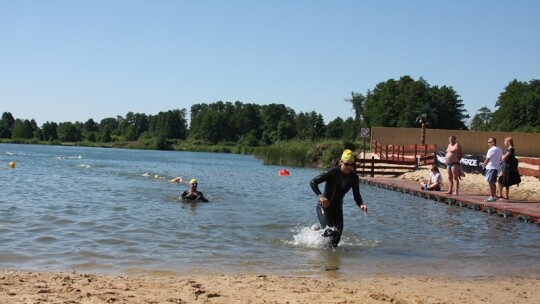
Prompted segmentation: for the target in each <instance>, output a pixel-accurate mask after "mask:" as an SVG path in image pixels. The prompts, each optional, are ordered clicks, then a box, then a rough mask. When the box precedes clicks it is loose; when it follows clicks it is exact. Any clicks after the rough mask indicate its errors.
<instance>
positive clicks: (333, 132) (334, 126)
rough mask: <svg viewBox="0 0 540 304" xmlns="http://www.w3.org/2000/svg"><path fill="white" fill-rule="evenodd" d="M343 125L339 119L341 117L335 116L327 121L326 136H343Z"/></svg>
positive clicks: (335, 137)
mask: <svg viewBox="0 0 540 304" xmlns="http://www.w3.org/2000/svg"><path fill="white" fill-rule="evenodd" d="M343 125H344V121H343V119H341V117H337V118H336V119H334V120H332V121H331V122H329V123H328V125H327V126H326V137H327V138H333V139H341V138H343Z"/></svg>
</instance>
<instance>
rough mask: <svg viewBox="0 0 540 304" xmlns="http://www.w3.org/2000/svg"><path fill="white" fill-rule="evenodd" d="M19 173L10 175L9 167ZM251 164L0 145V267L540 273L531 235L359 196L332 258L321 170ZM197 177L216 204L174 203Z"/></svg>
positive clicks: (494, 220) (538, 248)
mask: <svg viewBox="0 0 540 304" xmlns="http://www.w3.org/2000/svg"><path fill="white" fill-rule="evenodd" d="M11 161H14V162H16V163H17V166H16V168H15V169H9V168H8V164H9V162H11ZM280 169H283V168H282V167H277V166H264V165H262V162H261V161H259V160H257V159H254V158H253V157H251V156H240V155H229V154H209V153H188V152H166V151H136V150H121V149H98V148H80V147H49V146H32V145H6V144H0V184H1V185H2V195H1V196H0V246H1V247H2V251H1V252H0V268H7V269H28V270H46V271H55V270H63V271H71V270H76V271H81V272H102V273H141V272H148V273H168V272H170V271H172V272H186V271H199V272H208V273H213V272H223V273H237V272H265V273H277V274H286V275H303V276H331V277H336V278H342V277H348V276H366V275H371V274H376V273H393V274H432V275H445V276H474V275H501V274H531V273H540V272H539V271H538V270H540V266H539V265H540V233H539V231H538V229H539V228H538V226H537V225H532V224H526V223H521V222H519V221H516V220H513V219H505V218H501V217H496V216H493V215H487V214H485V213H482V212H477V211H472V210H469V209H467V208H459V207H456V206H448V205H445V204H442V203H438V202H434V201H430V200H426V199H423V198H420V197H415V196H412V195H409V194H402V193H399V192H395V191H389V190H383V189H380V188H376V187H370V186H366V185H361V192H362V195H363V197H364V201H365V202H366V204H368V206H369V208H370V209H369V210H370V212H369V214H368V215H367V216H364V215H363V214H362V212H360V210H359V209H358V207H357V206H356V204H355V203H354V201H353V199H352V195H351V194H348V195H347V197H346V199H345V204H344V213H345V228H344V233H343V237H342V242H341V243H340V246H339V247H338V248H337V249H331V248H327V246H326V245H327V244H326V240H325V239H324V238H322V237H321V236H320V234H318V233H317V232H316V231H312V230H310V229H309V227H310V226H311V224H313V223H315V222H316V221H317V217H316V214H315V202H316V198H315V195H314V194H313V193H312V192H311V189H310V187H309V181H310V179H311V178H312V177H314V176H315V175H317V174H318V173H320V170H318V169H300V168H291V167H287V168H285V169H287V170H288V171H289V172H290V174H291V175H290V176H279V175H278V171H279V170H280ZM177 176H182V177H183V179H184V180H189V179H191V178H197V179H198V180H199V189H200V190H201V191H203V192H204V194H205V196H206V197H207V198H208V199H209V200H210V202H209V203H180V202H178V201H177V198H178V196H179V194H180V193H181V192H182V191H184V190H185V189H187V184H186V183H185V182H184V183H180V184H178V183H171V182H170V179H171V178H173V177H177Z"/></svg>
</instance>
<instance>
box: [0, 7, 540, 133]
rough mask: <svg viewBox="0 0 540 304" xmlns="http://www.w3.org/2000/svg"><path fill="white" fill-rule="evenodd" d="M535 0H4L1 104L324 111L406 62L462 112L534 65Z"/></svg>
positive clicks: (537, 64)
mask: <svg viewBox="0 0 540 304" xmlns="http://www.w3.org/2000/svg"><path fill="white" fill-rule="evenodd" d="M539 13H540V1H537V0H530V1H520V0H515V1H509V0H508V1H500V0H478V1H477V0H463V1H436V0H423V1H415V0H410V1H400V0H395V1H390V0H371V1H361V0H357V1H339V0H336V1H313V0H311V1H308V0H306V1H298V0H283V1H279V0H276V1H262V0H261V1H255V0H253V1H248V0H245V1H238V0H223V1H217V0H216V1H212V0H196V1H195V0H193V1H181V0H178V1H165V0H154V1H150V0H148V1H140V0H129V1H128V0H114V1H113V0H106V1H105V0H103V1H100V0H92V1H82V0H81V1H67V0H66V1H63V0H50V1H31V0H17V1H14V0H0V113H3V112H11V114H13V116H14V117H15V118H22V119H32V118H34V119H35V120H36V121H37V123H38V125H39V126H41V125H42V124H43V123H44V122H46V121H54V122H57V123H59V122H64V121H71V122H75V121H82V122H84V121H86V120H88V119H89V118H93V119H94V120H96V121H97V122H99V121H100V120H101V119H103V118H106V117H116V115H121V116H125V114H126V113H127V112H129V111H132V112H135V113H145V114H149V115H150V114H151V115H155V114H157V113H158V112H160V111H167V110H172V109H182V108H186V109H187V110H188V111H189V108H190V107H191V105H193V104H195V103H213V102H216V101H219V100H222V101H231V102H234V101H241V102H243V103H255V104H261V105H263V104H269V103H280V104H285V105H287V106H288V107H290V108H292V109H294V110H295V111H296V112H297V113H298V112H311V111H316V112H317V113H320V114H322V115H323V117H324V119H325V122H326V123H328V122H329V121H331V120H333V119H335V118H336V117H338V116H340V117H342V118H344V119H345V118H347V117H351V116H353V112H352V110H351V105H350V104H349V103H347V102H345V101H344V100H345V99H347V98H350V93H351V92H353V91H354V92H358V93H363V94H365V93H366V92H367V90H369V89H373V88H374V87H375V86H376V84H377V83H380V82H385V81H387V80H388V79H391V78H393V79H399V78H400V77H401V76H404V75H410V76H411V77H413V78H414V79H415V80H418V79H419V78H420V77H422V78H424V79H425V80H426V81H427V82H428V83H429V84H430V85H431V86H443V85H446V86H450V87H453V88H454V90H455V91H456V92H457V93H458V94H459V95H460V96H461V99H462V100H463V103H464V105H465V108H466V110H467V112H468V114H469V115H470V116H471V117H472V116H474V114H475V113H476V112H477V110H478V109H479V108H481V107H482V106H487V107H488V108H490V109H491V110H492V111H494V110H495V103H496V101H497V98H498V96H499V94H500V93H501V92H502V91H503V90H504V88H505V87H506V86H507V85H508V83H509V82H510V81H512V80H513V79H517V80H519V81H525V82H528V81H530V80H533V79H539V78H540V18H539Z"/></svg>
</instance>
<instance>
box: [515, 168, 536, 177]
mask: <svg viewBox="0 0 540 304" xmlns="http://www.w3.org/2000/svg"><path fill="white" fill-rule="evenodd" d="M518 171H519V174H521V175H525V176H534V177H540V170H535V169H531V168H522V167H519V168H518Z"/></svg>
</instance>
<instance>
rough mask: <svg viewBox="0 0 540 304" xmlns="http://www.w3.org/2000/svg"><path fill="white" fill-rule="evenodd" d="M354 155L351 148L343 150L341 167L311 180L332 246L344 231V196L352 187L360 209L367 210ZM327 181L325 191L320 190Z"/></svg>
mask: <svg viewBox="0 0 540 304" xmlns="http://www.w3.org/2000/svg"><path fill="white" fill-rule="evenodd" d="M353 169H354V155H353V152H352V151H351V150H349V149H347V150H345V151H343V155H342V156H341V162H340V165H339V167H334V168H332V169H330V170H328V171H326V172H324V173H322V174H320V175H319V176H316V177H315V178H313V179H312V180H311V182H310V186H311V189H312V190H313V192H315V194H316V195H317V196H318V197H319V201H318V204H317V217H318V218H319V222H320V223H321V228H322V229H325V232H324V234H323V236H326V237H329V238H330V244H331V245H332V247H337V245H338V243H339V241H340V239H341V233H342V232H343V197H344V196H345V194H346V193H347V192H349V190H350V189H351V188H352V190H353V197H354V201H355V202H356V204H357V205H358V207H360V210H362V211H363V212H367V206H366V205H365V204H364V202H363V200H362V196H361V195H360V180H359V178H358V175H357V174H356V173H355V172H354V171H353ZM323 182H326V183H325V185H324V192H321V191H320V190H319V184H321V183H323Z"/></svg>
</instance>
